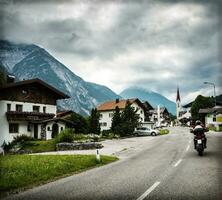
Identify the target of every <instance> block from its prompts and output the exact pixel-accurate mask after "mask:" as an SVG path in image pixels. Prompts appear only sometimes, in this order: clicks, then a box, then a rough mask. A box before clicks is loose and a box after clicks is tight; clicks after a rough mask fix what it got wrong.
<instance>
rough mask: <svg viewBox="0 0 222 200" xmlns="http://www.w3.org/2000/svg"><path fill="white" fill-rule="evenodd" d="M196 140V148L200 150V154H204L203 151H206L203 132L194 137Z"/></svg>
mask: <svg viewBox="0 0 222 200" xmlns="http://www.w3.org/2000/svg"><path fill="white" fill-rule="evenodd" d="M194 140H195V144H196V150H197V152H198V155H199V156H203V152H204V149H205V147H204V141H203V140H204V138H203V136H202V134H197V135H196V137H195V138H194Z"/></svg>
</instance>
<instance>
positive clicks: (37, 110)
mask: <svg viewBox="0 0 222 200" xmlns="http://www.w3.org/2000/svg"><path fill="white" fill-rule="evenodd" d="M32 108H33V112H39V108H40V107H39V106H33V107H32Z"/></svg>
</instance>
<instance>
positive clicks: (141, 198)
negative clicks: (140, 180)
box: [136, 181, 160, 200]
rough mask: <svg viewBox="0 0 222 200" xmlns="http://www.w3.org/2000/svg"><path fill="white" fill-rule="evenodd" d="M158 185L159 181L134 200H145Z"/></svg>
mask: <svg viewBox="0 0 222 200" xmlns="http://www.w3.org/2000/svg"><path fill="white" fill-rule="evenodd" d="M159 184H160V182H159V181H157V182H155V183H154V184H153V185H152V186H151V187H149V188H148V189H147V190H146V191H145V192H144V193H143V194H142V195H141V196H140V197H139V198H137V199H136V200H143V199H145V198H146V197H147V196H148V195H149V194H150V193H151V192H152V191H153V190H154V189H155V188H156V187H157V186H158V185H159Z"/></svg>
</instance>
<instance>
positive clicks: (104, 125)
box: [97, 98, 153, 131]
mask: <svg viewBox="0 0 222 200" xmlns="http://www.w3.org/2000/svg"><path fill="white" fill-rule="evenodd" d="M128 102H129V103H130V105H131V106H132V107H133V108H134V109H135V110H137V114H138V115H139V121H140V123H141V125H144V126H148V127H150V126H152V125H153V123H149V122H146V120H145V119H146V113H147V112H148V109H147V107H146V106H145V105H144V104H143V103H142V102H141V101H140V100H139V99H137V98H134V99H127V100H125V99H116V100H112V101H107V102H104V103H102V104H100V105H99V106H97V110H98V112H99V113H100V120H99V122H100V127H101V131H103V130H109V129H111V126H112V118H113V113H114V111H115V108H116V107H117V106H118V107H119V109H120V112H122V111H123V109H124V108H125V107H126V105H127V103H128Z"/></svg>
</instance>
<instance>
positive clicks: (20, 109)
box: [15, 104, 22, 112]
mask: <svg viewBox="0 0 222 200" xmlns="http://www.w3.org/2000/svg"><path fill="white" fill-rule="evenodd" d="M15 110H16V111H17V112H22V105H18V104H16V106H15Z"/></svg>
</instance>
